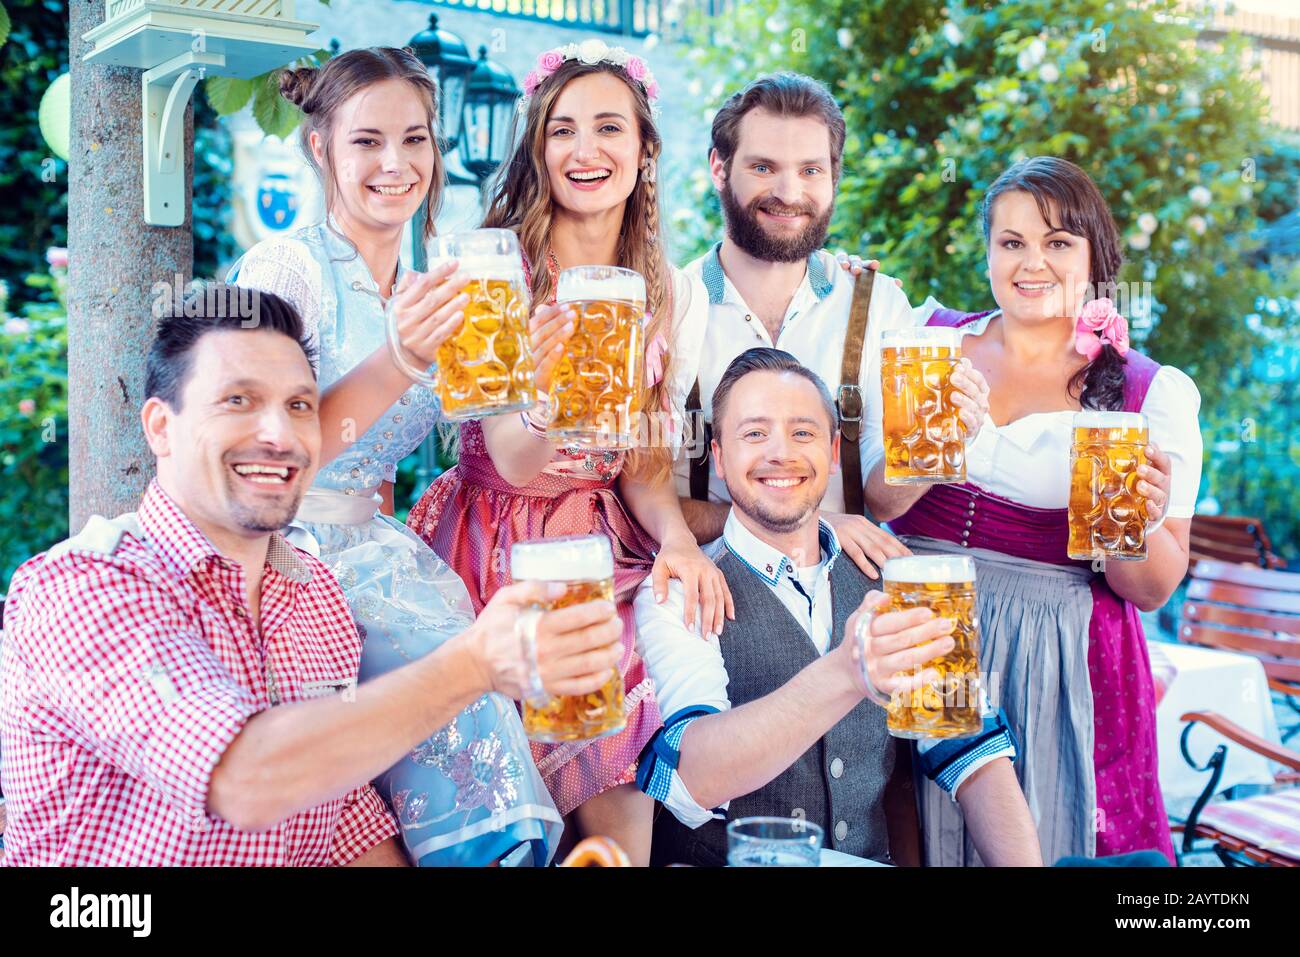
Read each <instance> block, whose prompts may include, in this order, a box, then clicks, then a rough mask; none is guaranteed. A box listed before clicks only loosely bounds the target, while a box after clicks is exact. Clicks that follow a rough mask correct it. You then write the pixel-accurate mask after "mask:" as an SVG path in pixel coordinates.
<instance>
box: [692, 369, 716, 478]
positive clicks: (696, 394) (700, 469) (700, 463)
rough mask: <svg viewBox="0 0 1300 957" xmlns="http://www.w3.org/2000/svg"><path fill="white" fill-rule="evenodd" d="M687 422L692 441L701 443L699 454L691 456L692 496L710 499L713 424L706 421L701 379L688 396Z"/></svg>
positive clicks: (696, 382) (697, 380) (696, 381)
mask: <svg viewBox="0 0 1300 957" xmlns="http://www.w3.org/2000/svg"><path fill="white" fill-rule="evenodd" d="M686 422H687V426H688V428H689V429H690V433H689V436H688V438H689V439H690V441H692V442H694V441H698V442H699V443H700V453H699V455H692V456H691V498H693V499H695V501H697V502H707V501H708V500H709V442H710V441H711V440H712V439H713V426H712V425H710V424H709V423H708V422H705V421H704V407H703V405H702V404H701V402H700V380H699V379H696V380H695V384H694V385H692V386H691V394H690V395H688V396H687V397H686Z"/></svg>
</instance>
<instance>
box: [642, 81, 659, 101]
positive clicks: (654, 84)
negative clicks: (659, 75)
mask: <svg viewBox="0 0 1300 957" xmlns="http://www.w3.org/2000/svg"><path fill="white" fill-rule="evenodd" d="M645 95H646V99H649V100H657V99H659V81H658V80H651V81H650V84H649V85H648V86H647V87H646V88H645Z"/></svg>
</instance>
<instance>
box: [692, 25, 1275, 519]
mask: <svg viewBox="0 0 1300 957" xmlns="http://www.w3.org/2000/svg"><path fill="white" fill-rule="evenodd" d="M694 29H695V30H696V31H697V37H696V39H697V42H695V43H694V44H693V45H692V51H691V53H690V54H689V57H690V58H691V60H692V61H693V66H694V74H695V76H696V80H695V83H696V86H695V88H694V89H695V91H696V92H698V93H700V94H701V95H702V100H704V101H705V105H706V106H709V109H707V110H705V111H704V112H703V114H702V115H701V120H702V121H706V120H707V118H709V117H711V115H712V109H713V108H714V107H716V106H717V104H718V103H720V102H721V100H722V99H723V98H724V97H725V96H726V95H729V94H730V93H731V92H733V91H734V90H735V89H736V88H737V87H738V86H739V85H740V83H742V82H743V80H742V79H741V78H744V77H752V76H755V75H758V74H759V73H762V72H766V71H769V70H778V69H793V70H797V71H799V72H802V73H807V74H810V75H812V76H815V77H818V78H819V79H821V80H823V81H824V82H826V83H827V84H828V85H829V86H830V88H831V90H832V91H833V92H834V94H835V96H836V99H837V100H838V101H839V102H840V104H841V106H842V107H843V109H844V113H845V118H846V121H847V123H848V140H847V143H846V146H845V156H844V173H843V178H842V180H841V182H840V188H839V194H838V200H837V209H836V216H835V220H834V223H833V227H832V240H833V242H834V243H835V244H837V245H839V246H841V247H843V248H845V249H848V250H851V251H859V252H863V253H867V254H870V255H871V256H875V257H878V258H879V259H881V260H882V262H883V263H884V268H886V269H887V270H888V271H889V272H891V273H892V274H894V275H897V276H899V277H901V278H902V279H903V280H904V288H905V289H906V290H907V292H908V294H909V297H910V298H911V299H912V300H913V302H919V301H921V300H922V299H924V298H925V297H926V296H927V295H934V296H935V297H936V298H938V299H939V300H940V301H942V302H944V303H945V304H946V305H949V306H953V307H957V308H965V309H972V310H974V309H983V308H988V307H989V306H990V305H991V295H990V293H989V289H988V279H987V275H986V269H985V247H984V237H983V234H982V231H981V227H980V222H979V216H978V208H979V202H980V199H981V197H982V196H983V193H984V191H985V189H986V188H987V187H988V186H989V185H990V184H991V183H992V181H993V180H994V179H995V178H996V177H997V176H998V174H999V173H1001V172H1002V171H1003V170H1004V169H1005V168H1006V167H1007V166H1008V165H1009V164H1010V163H1011V162H1013V161H1014V160H1017V159H1020V158H1022V157H1026V156H1033V155H1041V154H1051V155H1057V156H1064V157H1066V158H1068V159H1071V160H1073V161H1074V162H1076V163H1078V164H1079V165H1080V166H1082V167H1083V168H1084V169H1086V170H1087V171H1088V172H1089V173H1090V174H1091V175H1092V176H1093V178H1094V179H1095V180H1096V181H1097V183H1098V185H1099V186H1100V187H1101V190H1102V192H1103V193H1104V194H1105V196H1106V197H1107V198H1108V200H1109V202H1110V204H1111V209H1112V211H1113V213H1114V215H1115V219H1116V221H1117V222H1118V224H1119V226H1120V230H1121V233H1122V235H1123V237H1124V244H1125V250H1124V251H1125V254H1126V259H1127V262H1126V265H1125V267H1124V269H1123V271H1122V273H1121V276H1120V278H1121V280H1124V281H1127V282H1128V283H1130V284H1132V283H1137V284H1141V283H1150V296H1149V298H1148V299H1146V300H1145V301H1146V302H1149V304H1150V308H1149V309H1143V308H1142V306H1143V302H1144V300H1143V299H1142V298H1141V294H1142V292H1143V287H1142V286H1141V285H1137V286H1133V285H1129V286H1128V287H1127V288H1128V289H1130V290H1132V292H1133V293H1134V294H1135V298H1134V299H1132V300H1130V308H1129V318H1130V320H1131V322H1132V325H1133V333H1134V337H1135V339H1136V340H1137V342H1138V343H1139V344H1140V345H1141V346H1142V347H1143V348H1144V350H1145V351H1147V352H1148V353H1150V354H1151V355H1152V356H1153V357H1154V358H1156V359H1158V360H1159V361H1161V362H1164V363H1168V364H1171V365H1176V366H1178V367H1180V368H1182V369H1184V370H1185V371H1187V372H1188V373H1189V374H1191V375H1192V376H1193V377H1194V378H1195V379H1196V381H1197V384H1198V386H1199V387H1200V389H1201V392H1202V396H1203V400H1204V401H1203V405H1202V409H1203V413H1202V421H1203V425H1205V426H1206V432H1207V447H1209V446H1213V444H1214V442H1216V441H1218V437H1217V433H1216V432H1215V429H1217V428H1221V427H1225V426H1226V427H1230V428H1232V429H1233V430H1234V431H1237V430H1239V429H1240V428H1242V427H1243V426H1242V425H1241V421H1242V419H1243V418H1247V417H1249V416H1248V414H1247V412H1248V410H1250V409H1253V410H1254V413H1255V415H1256V417H1258V415H1259V407H1258V405H1256V403H1258V402H1260V401H1264V400H1265V399H1266V398H1267V397H1268V396H1269V394H1270V393H1269V392H1268V390H1267V389H1265V388H1264V387H1263V386H1261V385H1260V384H1259V383H1253V384H1251V385H1250V387H1249V388H1247V385H1246V383H1243V381H1242V379H1243V373H1242V369H1243V368H1247V369H1248V368H1250V366H1251V357H1254V356H1257V355H1263V354H1265V352H1266V351H1267V350H1273V349H1276V348H1277V347H1278V346H1277V343H1278V342H1288V341H1289V342H1294V338H1295V334H1296V330H1297V326H1300V323H1298V322H1297V316H1296V309H1295V304H1294V302H1293V301H1292V299H1293V298H1294V297H1295V296H1296V295H1297V293H1298V292H1300V272H1297V270H1296V267H1295V264H1294V263H1288V262H1278V263H1273V264H1272V266H1271V268H1261V266H1260V261H1261V258H1260V255H1259V249H1258V247H1259V238H1258V237H1259V230H1260V225H1261V223H1260V218H1259V214H1260V210H1261V201H1262V202H1263V203H1264V204H1265V209H1266V211H1268V212H1271V213H1274V214H1276V213H1277V212H1278V211H1279V209H1283V208H1284V207H1286V205H1287V203H1288V202H1290V208H1294V206H1295V205H1296V203H1295V201H1294V194H1293V193H1292V194H1291V195H1292V199H1291V200H1289V201H1288V200H1287V199H1286V196H1287V195H1288V189H1290V187H1289V186H1288V185H1287V184H1286V183H1281V182H1279V179H1285V178H1286V177H1287V176H1290V177H1291V183H1294V174H1295V171H1296V167H1297V164H1296V163H1295V161H1294V157H1295V150H1294V146H1290V147H1288V145H1287V142H1286V141H1285V140H1284V139H1283V138H1282V137H1280V135H1279V134H1278V133H1277V131H1274V130H1271V129H1270V128H1269V127H1268V126H1267V125H1266V115H1265V114H1266V106H1267V101H1266V98H1265V96H1264V94H1263V92H1262V90H1261V88H1260V86H1259V84H1258V82H1257V81H1255V80H1254V79H1253V78H1252V77H1251V74H1250V72H1249V71H1248V70H1246V69H1244V68H1243V63H1244V62H1245V61H1244V51H1245V43H1244V41H1242V40H1240V39H1236V38H1233V39H1229V41H1227V42H1226V43H1225V44H1224V45H1223V46H1222V47H1214V46H1202V45H1198V44H1197V43H1196V42H1195V37H1196V26H1195V24H1194V23H1193V22H1190V21H1189V20H1188V19H1187V10H1186V8H1185V7H1184V6H1183V5H1181V4H1179V3H1177V2H1175V0H1151V2H1147V3H1142V4H1129V3H1123V2H1119V0H1001V2H994V0H986V2H974V3H970V2H968V3H959V2H955V0H950V2H942V0H901V2H900V0H891V2H888V3H886V2H884V0H754V2H750V3H745V4H738V5H735V6H733V7H732V8H731V9H730V10H729V12H728V14H727V15H726V17H725V19H723V18H718V19H713V20H707V19H704V18H698V19H696V20H695V22H694ZM1288 156H1289V157H1291V159H1290V160H1289V159H1288ZM1269 177H1271V178H1269ZM693 187H694V189H695V191H696V195H697V197H698V199H699V203H698V208H711V209H712V210H713V212H712V214H711V216H709V217H699V216H695V217H680V218H678V220H677V221H678V225H679V227H685V228H686V229H687V230H689V229H690V228H691V227H692V225H694V226H695V227H696V232H695V234H694V236H693V237H691V238H693V239H694V248H695V249H696V250H699V249H700V248H702V247H703V245H704V244H705V243H707V242H709V241H711V240H712V239H713V238H714V237H715V236H716V235H717V231H718V228H719V227H718V224H717V213H716V203H714V202H713V201H712V198H711V195H710V194H711V192H712V190H711V187H710V186H709V184H708V181H707V179H706V178H705V177H704V176H703V174H701V175H699V176H698V177H697V178H696V179H695V181H694V183H693ZM1288 296H1289V297H1292V298H1291V299H1288V298H1287V297H1288ZM1291 348H1292V349H1293V348H1294V347H1293V346H1292V347H1291ZM1274 387H1275V388H1281V389H1285V388H1288V387H1289V388H1290V389H1291V390H1294V389H1295V381H1294V380H1292V381H1291V382H1290V384H1289V386H1287V385H1286V384H1285V383H1274ZM1243 390H1244V391H1243ZM1294 429H1295V421H1294V419H1292V420H1291V421H1290V422H1287V423H1278V425H1277V429H1276V432H1277V435H1278V436H1279V438H1278V439H1277V441H1278V442H1282V443H1283V444H1282V447H1283V448H1285V447H1286V445H1285V442H1286V440H1285V437H1286V435H1289V434H1290V432H1292V431H1294ZM1290 441H1291V442H1292V443H1293V442H1295V441H1296V440H1295V439H1291V440H1290ZM1273 448H1274V450H1275V451H1277V450H1278V445H1276V444H1275V445H1274V446H1273ZM1216 464H1217V463H1216ZM1296 465H1297V466H1300V462H1297V463H1296ZM1244 467H1245V466H1244V464H1243V465H1242V468H1244ZM1239 471H1240V469H1239ZM1207 475H1209V476H1210V477H1211V478H1213V477H1214V475H1215V472H1214V470H1213V469H1210V470H1208V471H1207ZM1295 478H1296V474H1295V472H1292V473H1291V474H1290V475H1289V476H1288V477H1287V478H1286V479H1285V480H1280V481H1286V482H1289V483H1291V484H1292V485H1293V484H1294V481H1295ZM1229 484H1231V485H1233V486H1234V487H1233V488H1232V489H1229V488H1227V487H1226V486H1225V488H1223V489H1222V490H1220V489H1217V488H1216V489H1214V490H1213V491H1214V492H1215V493H1217V494H1218V498H1219V504H1220V507H1221V508H1222V509H1223V511H1224V512H1228V513H1238V514H1239V513H1242V512H1244V511H1251V510H1254V511H1256V512H1257V513H1265V514H1266V517H1268V518H1269V520H1270V524H1271V525H1272V524H1275V525H1277V526H1278V527H1285V528H1286V529H1287V530H1289V531H1288V534H1289V536H1290V538H1291V539H1292V540H1295V539H1296V538H1297V536H1298V535H1300V524H1298V523H1297V522H1296V520H1295V519H1294V518H1293V516H1292V513H1293V509H1292V507H1291V504H1290V503H1287V504H1286V505H1285V506H1284V505H1283V502H1282V501H1281V497H1280V496H1281V493H1280V491H1279V490H1277V489H1273V490H1268V489H1264V488H1260V487H1259V486H1253V485H1252V484H1251V483H1250V482H1247V481H1242V482H1236V481H1233V482H1232V483H1229ZM1256 489H1258V491H1256ZM1279 537H1282V536H1279Z"/></svg>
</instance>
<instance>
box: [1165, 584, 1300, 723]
mask: <svg viewBox="0 0 1300 957" xmlns="http://www.w3.org/2000/svg"><path fill="white" fill-rule="evenodd" d="M1178 637H1179V639H1180V640H1182V641H1185V642H1188V643H1189V644H1195V645H1204V646H1205V647H1207V648H1218V649H1221V650H1224V651H1234V652H1237V653H1239V654H1242V653H1244V654H1248V655H1253V656H1254V657H1256V658H1258V659H1259V661H1260V664H1261V665H1263V667H1264V674H1265V676H1266V677H1267V678H1268V686H1269V688H1270V689H1271V690H1272V691H1274V692H1276V693H1278V694H1280V695H1282V698H1283V700H1284V701H1285V702H1286V703H1287V704H1288V705H1289V706H1290V707H1291V710H1292V711H1294V712H1295V713H1296V715H1297V717H1298V718H1300V574H1296V573H1294V572H1281V571H1272V570H1268V569H1264V568H1250V567H1248V566H1246V565H1235V564H1229V563H1227V562H1221V561H1202V562H1197V564H1196V567H1195V568H1193V569H1192V580H1191V582H1190V583H1189V584H1188V586H1187V600H1186V601H1185V602H1184V604H1183V618H1182V624H1181V625H1180V626H1179V629H1178ZM1298 731H1300V721H1298V722H1297V723H1296V724H1294V725H1292V726H1290V727H1289V728H1287V729H1285V730H1284V731H1283V733H1282V740H1283V742H1285V741H1286V740H1287V739H1289V738H1290V737H1291V736H1292V735H1293V734H1295V733H1296V732H1298Z"/></svg>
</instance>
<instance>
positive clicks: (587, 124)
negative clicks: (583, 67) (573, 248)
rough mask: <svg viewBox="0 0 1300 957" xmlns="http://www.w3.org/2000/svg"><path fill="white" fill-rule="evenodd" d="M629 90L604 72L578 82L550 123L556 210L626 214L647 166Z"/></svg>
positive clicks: (568, 88) (549, 167)
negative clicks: (643, 166) (623, 210)
mask: <svg viewBox="0 0 1300 957" xmlns="http://www.w3.org/2000/svg"><path fill="white" fill-rule="evenodd" d="M636 116H637V115H636V103H635V101H634V100H633V97H632V91H631V90H630V89H629V88H628V85H627V84H626V83H625V82H623V81H622V80H620V79H619V78H618V77H616V76H614V75H612V74H610V73H607V72H604V71H600V72H596V73H588V74H586V75H584V76H579V77H575V78H574V79H572V80H570V81H569V82H568V83H567V84H565V86H564V89H562V90H561V91H560V94H559V96H558V97H556V100H555V104H554V106H552V108H551V112H550V115H549V116H548V117H547V120H546V131H545V136H546V151H545V160H546V175H547V179H548V181H549V183H550V187H551V197H552V199H553V201H554V203H555V205H556V206H557V207H558V208H560V209H563V210H565V211H566V212H569V213H573V214H577V215H593V214H596V213H604V212H607V211H608V210H611V209H616V208H617V209H621V208H622V207H623V205H624V204H625V203H626V202H627V199H628V197H629V196H631V195H632V190H633V189H634V188H635V187H636V182H637V172H638V170H639V169H640V167H641V164H642V162H643V161H644V150H643V149H642V145H641V133H640V128H639V126H638V123H637V118H636Z"/></svg>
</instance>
